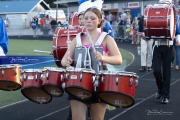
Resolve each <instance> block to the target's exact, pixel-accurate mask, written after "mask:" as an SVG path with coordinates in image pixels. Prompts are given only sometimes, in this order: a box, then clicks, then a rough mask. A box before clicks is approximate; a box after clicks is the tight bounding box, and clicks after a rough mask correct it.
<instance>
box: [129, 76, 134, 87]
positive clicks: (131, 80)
mask: <svg viewBox="0 0 180 120" xmlns="http://www.w3.org/2000/svg"><path fill="white" fill-rule="evenodd" d="M129 82H130V86H132V85H133V82H134V80H133V78H130V80H129Z"/></svg>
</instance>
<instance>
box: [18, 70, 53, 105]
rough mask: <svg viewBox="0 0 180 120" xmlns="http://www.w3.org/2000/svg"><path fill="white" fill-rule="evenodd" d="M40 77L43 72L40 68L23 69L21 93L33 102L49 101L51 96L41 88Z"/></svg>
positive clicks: (41, 77)
mask: <svg viewBox="0 0 180 120" xmlns="http://www.w3.org/2000/svg"><path fill="white" fill-rule="evenodd" d="M42 79H43V73H42V70H40V69H25V70H23V72H22V76H21V82H22V88H21V93H22V94H23V95H24V96H25V97H26V98H27V99H29V100H31V101H33V102H35V103H39V104H45V103H49V102H51V100H52V96H51V95H49V94H48V93H46V92H45V91H44V90H43V89H41V86H42V82H43V81H42Z"/></svg>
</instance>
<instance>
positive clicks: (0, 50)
mask: <svg viewBox="0 0 180 120" xmlns="http://www.w3.org/2000/svg"><path fill="white" fill-rule="evenodd" d="M0 56H5V54H4V51H3V49H2V47H1V46H0Z"/></svg>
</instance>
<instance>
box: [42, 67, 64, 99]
mask: <svg viewBox="0 0 180 120" xmlns="http://www.w3.org/2000/svg"><path fill="white" fill-rule="evenodd" d="M64 74H65V70H64V69H62V68H53V67H45V68H44V78H43V85H42V88H43V89H44V90H45V91H46V92H48V93H49V94H51V95H52V96H54V97H60V96H62V95H63V93H64V90H63V88H62V83H63V81H64Z"/></svg>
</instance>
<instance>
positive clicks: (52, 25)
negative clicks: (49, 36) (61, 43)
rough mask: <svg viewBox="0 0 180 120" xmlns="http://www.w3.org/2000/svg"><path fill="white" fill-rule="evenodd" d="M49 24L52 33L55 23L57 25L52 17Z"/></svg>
mask: <svg viewBox="0 0 180 120" xmlns="http://www.w3.org/2000/svg"><path fill="white" fill-rule="evenodd" d="M50 24H51V30H52V32H53V33H54V31H55V29H56V25H57V22H56V20H54V19H53V18H52V20H51V22H50Z"/></svg>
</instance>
